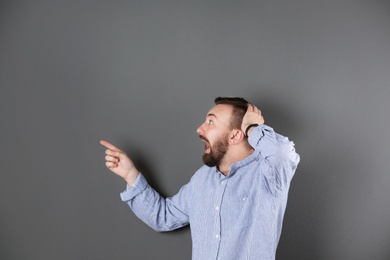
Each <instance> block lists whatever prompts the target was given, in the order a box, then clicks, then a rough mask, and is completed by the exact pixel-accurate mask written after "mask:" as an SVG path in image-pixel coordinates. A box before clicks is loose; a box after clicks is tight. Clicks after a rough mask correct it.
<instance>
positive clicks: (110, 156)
mask: <svg viewBox="0 0 390 260" xmlns="http://www.w3.org/2000/svg"><path fill="white" fill-rule="evenodd" d="M100 144H101V145H103V146H104V147H106V148H107V150H106V157H105V160H106V166H107V168H108V169H110V170H111V171H112V172H113V173H115V174H116V175H118V176H120V177H122V178H123V179H125V181H126V182H127V184H128V185H129V186H130V187H131V186H132V185H133V183H134V182H135V180H136V179H137V177H138V174H139V172H138V170H137V168H135V165H134V163H133V161H132V160H131V159H130V158H129V157H128V156H127V155H126V153H125V152H123V151H122V150H120V149H119V148H117V147H115V146H114V145H112V144H110V143H109V142H107V141H104V140H101V141H100Z"/></svg>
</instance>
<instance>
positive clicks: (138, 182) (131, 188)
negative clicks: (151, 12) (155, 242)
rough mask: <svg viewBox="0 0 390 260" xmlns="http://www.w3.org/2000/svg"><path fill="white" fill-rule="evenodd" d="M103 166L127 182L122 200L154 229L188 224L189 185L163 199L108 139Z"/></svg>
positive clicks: (169, 228)
mask: <svg viewBox="0 0 390 260" xmlns="http://www.w3.org/2000/svg"><path fill="white" fill-rule="evenodd" d="M100 144H102V145H103V146H105V147H106V148H107V150H106V157H105V160H106V166H107V168H108V169H110V170H111V171H112V172H113V173H115V174H116V175H118V176H120V177H122V178H123V179H124V180H125V181H126V182H127V188H126V190H125V191H124V192H122V193H121V198H122V201H123V202H125V203H127V205H128V206H129V207H130V208H131V209H132V210H133V212H134V213H135V214H136V215H137V216H138V217H139V218H140V219H141V220H142V221H143V222H145V223H146V224H147V225H149V226H150V227H151V228H153V229H154V230H156V231H169V230H173V229H176V228H179V227H182V226H184V225H186V224H188V215H187V211H188V207H187V199H188V196H189V195H188V194H189V192H188V187H187V185H185V186H183V187H182V189H181V190H180V192H179V193H178V194H177V195H175V196H174V197H172V198H166V199H165V198H163V197H162V196H160V194H158V193H157V192H156V191H155V190H154V189H153V188H152V187H150V185H149V184H148V183H147V181H146V180H145V178H144V176H143V175H142V174H140V172H139V171H138V170H137V168H136V167H135V165H134V163H133V161H132V160H131V159H130V158H129V157H128V156H127V155H126V153H125V152H123V151H121V150H120V149H119V148H117V147H115V146H114V145H112V144H110V143H109V142H107V141H104V140H102V141H100Z"/></svg>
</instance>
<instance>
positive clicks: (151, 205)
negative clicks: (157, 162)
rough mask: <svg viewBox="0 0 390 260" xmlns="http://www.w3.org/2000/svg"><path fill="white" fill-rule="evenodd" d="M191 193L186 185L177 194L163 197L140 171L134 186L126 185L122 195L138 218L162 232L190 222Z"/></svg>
mask: <svg viewBox="0 0 390 260" xmlns="http://www.w3.org/2000/svg"><path fill="white" fill-rule="evenodd" d="M189 194H190V192H189V185H184V186H183V187H182V188H181V189H180V191H179V193H178V194H176V195H175V196H173V197H169V198H163V197H162V196H160V194H158V193H157V192H156V191H155V190H154V189H153V188H152V187H151V186H150V185H149V184H148V183H147V181H146V179H145V177H144V176H143V175H142V174H141V173H140V174H139V176H138V178H137V179H136V181H135V182H134V184H133V186H132V187H129V186H126V190H125V191H123V192H122V193H121V194H120V196H121V199H122V201H123V202H125V203H127V205H128V206H129V207H130V208H131V209H132V211H133V212H134V213H135V215H136V216H137V217H138V218H140V219H141V220H142V221H143V222H145V223H146V224H147V225H148V226H150V227H151V228H153V229H154V230H156V231H159V232H162V231H170V230H174V229H177V228H180V227H182V226H185V225H187V224H188V199H189Z"/></svg>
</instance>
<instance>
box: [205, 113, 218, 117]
mask: <svg viewBox="0 0 390 260" xmlns="http://www.w3.org/2000/svg"><path fill="white" fill-rule="evenodd" d="M209 116H213V117H215V118H217V116H216V115H215V114H213V113H208V114H207V116H206V117H209Z"/></svg>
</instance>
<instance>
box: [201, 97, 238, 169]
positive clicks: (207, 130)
mask: <svg viewBox="0 0 390 260" xmlns="http://www.w3.org/2000/svg"><path fill="white" fill-rule="evenodd" d="M232 111H233V109H232V107H231V106H230V105H222V104H221V105H216V106H215V107H213V108H212V109H211V110H210V111H209V112H208V113H207V115H206V121H205V122H204V123H203V124H202V125H201V126H199V127H198V129H197V133H198V134H199V137H200V139H202V141H203V142H204V143H205V150H204V154H203V157H202V159H203V162H204V164H206V165H207V166H209V167H213V166H218V165H220V163H221V161H222V160H223V158H224V156H225V154H226V153H227V151H228V149H229V141H228V139H229V130H230V117H231V114H232Z"/></svg>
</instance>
